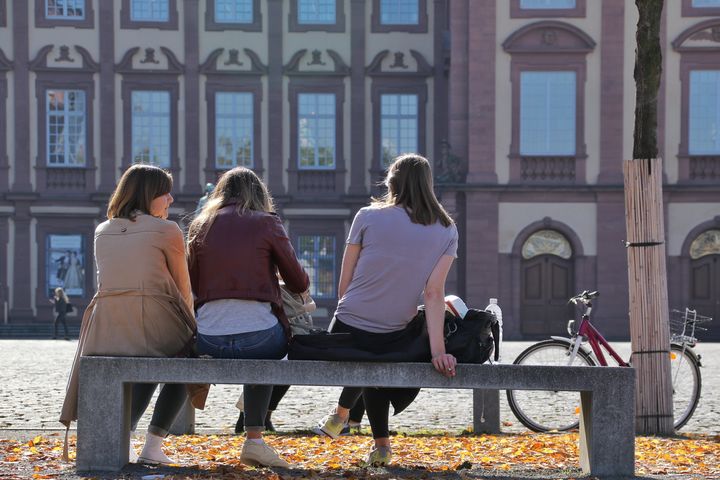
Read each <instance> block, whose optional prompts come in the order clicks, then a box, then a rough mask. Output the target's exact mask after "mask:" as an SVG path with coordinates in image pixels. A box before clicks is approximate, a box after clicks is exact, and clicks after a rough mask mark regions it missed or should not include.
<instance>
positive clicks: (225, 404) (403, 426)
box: [0, 340, 720, 434]
mask: <svg viewBox="0 0 720 480" xmlns="http://www.w3.org/2000/svg"><path fill="white" fill-rule="evenodd" d="M528 345H530V343H529V342H506V343H505V344H504V345H503V347H504V348H503V359H504V361H508V362H510V361H512V360H513V359H514V358H515V356H516V355H517V354H518V353H520V352H521V351H522V350H523V349H524V348H525V347H527V346H528ZM76 346H77V342H76V341H63V340H0V362H1V363H2V368H1V369H0V385H2V390H0V434H2V432H3V431H5V433H8V432H10V431H14V430H37V429H41V430H55V429H60V428H62V425H61V424H60V423H59V422H58V421H57V417H58V416H59V412H60V406H61V403H62V398H63V395H64V391H65V385H66V382H67V375H68V373H69V370H70V365H71V363H72V359H73V355H74V354H75V349H76ZM614 346H615V347H616V349H617V350H618V351H619V353H620V354H621V355H622V356H623V358H627V356H628V354H629V352H630V344H629V343H620V342H618V343H616V344H615V345H614ZM696 351H697V352H698V353H699V354H701V355H702V362H703V365H704V367H705V368H703V369H702V383H703V385H702V397H701V399H700V404H699V405H698V408H697V411H696V412H695V415H694V416H693V418H692V419H691V420H690V422H689V423H688V425H687V426H686V427H685V428H684V429H683V430H682V432H687V433H689V432H692V433H707V434H718V433H720V395H718V393H717V392H718V391H719V390H720V368H718V366H720V343H701V344H700V345H698V347H697V348H696ZM239 392H240V387H239V386H234V385H217V386H214V387H212V388H211V391H210V396H209V398H208V402H207V406H206V408H205V410H204V411H198V412H197V416H196V422H197V431H198V433H209V432H229V431H232V428H233V426H234V424H235V420H236V419H237V413H238V411H237V409H236V408H235V406H234V405H235V401H236V400H237V395H238V393H239ZM339 392H340V389H339V388H333V387H292V388H291V389H290V391H289V392H288V394H287V395H286V396H285V398H284V399H283V401H282V402H281V404H280V407H279V409H278V411H277V412H276V413H275V414H274V415H273V422H274V424H275V426H276V427H277V428H278V429H279V430H281V431H282V430H304V429H308V428H310V427H312V426H314V425H315V424H316V423H317V421H318V419H319V418H320V417H322V416H323V415H325V414H326V413H327V412H328V411H329V410H330V409H331V408H332V407H333V406H334V405H335V402H336V401H337V398H338V395H339ZM471 405H472V393H471V392H470V391H469V390H432V389H426V390H423V391H422V392H421V393H420V395H419V396H418V399H417V400H416V401H415V403H413V404H412V405H411V406H410V407H409V408H408V409H407V410H406V411H405V412H403V413H402V414H401V415H398V416H397V417H391V419H390V427H391V429H397V430H403V431H413V430H422V429H438V428H439V429H447V430H449V431H460V430H462V429H465V428H467V427H468V426H470V425H471V424H472V413H471ZM500 408H501V420H502V421H503V422H506V423H504V426H503V430H504V431H508V432H521V431H524V427H523V426H522V424H520V422H518V421H517V420H516V419H515V418H514V417H513V416H512V412H511V411H510V409H509V407H508V406H507V402H506V400H505V397H504V395H502V396H501V400H500ZM150 410H151V409H150ZM148 421H149V414H146V416H145V417H144V418H143V420H142V422H141V425H140V428H139V431H142V430H144V427H145V425H147V422H148Z"/></svg>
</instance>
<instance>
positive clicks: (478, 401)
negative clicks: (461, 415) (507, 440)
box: [473, 388, 500, 433]
mask: <svg viewBox="0 0 720 480" xmlns="http://www.w3.org/2000/svg"><path fill="white" fill-rule="evenodd" d="M473 432H474V433H500V390H486V389H483V388H476V389H473Z"/></svg>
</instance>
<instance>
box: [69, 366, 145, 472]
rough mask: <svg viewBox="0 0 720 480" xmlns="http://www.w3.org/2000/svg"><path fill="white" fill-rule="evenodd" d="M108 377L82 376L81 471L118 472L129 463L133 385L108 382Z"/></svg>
mask: <svg viewBox="0 0 720 480" xmlns="http://www.w3.org/2000/svg"><path fill="white" fill-rule="evenodd" d="M82 373H84V372H81V375H82ZM107 378H109V377H108V376H104V375H103V374H102V373H100V372H98V373H97V374H95V375H86V376H84V377H81V381H80V385H81V389H80V398H79V403H78V426H77V458H76V465H77V469H78V471H96V470H101V471H102V470H104V471H113V472H116V471H119V470H121V469H122V468H123V467H124V466H125V465H126V464H127V463H128V451H129V448H130V401H131V393H132V391H131V388H132V384H129V383H115V382H109V383H107Z"/></svg>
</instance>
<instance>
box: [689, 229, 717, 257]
mask: <svg viewBox="0 0 720 480" xmlns="http://www.w3.org/2000/svg"><path fill="white" fill-rule="evenodd" d="M705 255H720V230H714V229H713V230H706V231H704V232H703V233H701V234H700V235H698V236H697V238H695V240H693V242H692V243H691V244H690V258H692V259H693V260H697V259H698V258H700V257H704V256H705Z"/></svg>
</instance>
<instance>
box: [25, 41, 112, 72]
mask: <svg viewBox="0 0 720 480" xmlns="http://www.w3.org/2000/svg"><path fill="white" fill-rule="evenodd" d="M56 48H57V54H56V57H55V58H53V59H51V62H52V63H51V64H48V57H49V55H50V53H51V52H52V51H53V50H55V49H56ZM73 48H74V49H75V51H76V52H77V54H79V55H80V58H82V63H81V64H80V65H79V66H77V64H75V59H74V58H73V56H71V54H70V48H69V47H67V46H66V45H62V46H59V47H56V46H55V45H45V46H44V47H42V48H41V49H40V50H39V51H38V54H37V55H36V56H35V58H34V59H33V60H32V61H31V62H30V70H32V71H33V72H58V71H61V72H82V73H96V72H99V71H100V64H99V63H97V62H96V61H95V60H93V58H92V55H90V52H88V51H87V50H85V49H84V48H83V47H81V46H79V45H75V46H74V47H73ZM61 62H62V63H70V65H63V66H58V65H57V64H58V63H61Z"/></svg>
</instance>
